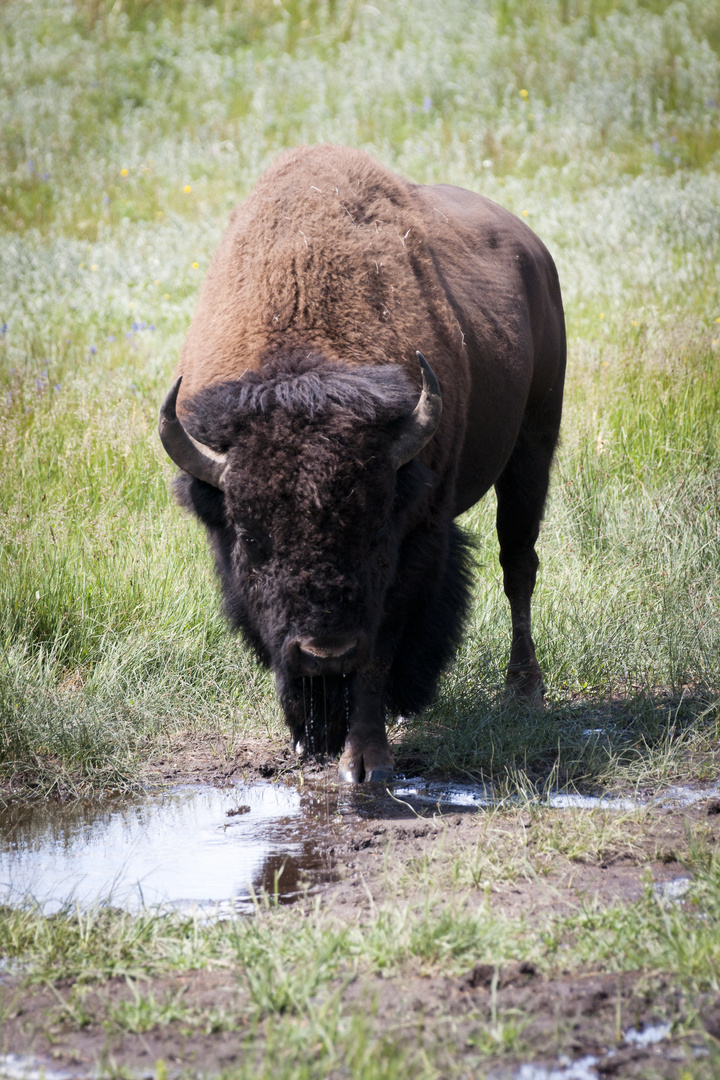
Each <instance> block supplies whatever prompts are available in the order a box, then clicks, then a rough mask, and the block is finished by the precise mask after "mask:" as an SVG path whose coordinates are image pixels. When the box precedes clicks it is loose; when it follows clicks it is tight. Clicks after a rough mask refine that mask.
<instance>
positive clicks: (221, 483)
mask: <svg viewBox="0 0 720 1080" xmlns="http://www.w3.org/2000/svg"><path fill="white" fill-rule="evenodd" d="M181 382H182V375H181V376H180V378H179V379H178V380H177V382H176V383H175V384H174V386H173V388H172V389H171V391H170V393H169V394H168V396H167V397H166V398H165V400H164V402H163V405H162V408H161V410H160V421H159V423H158V432H159V434H160V441H161V442H162V444H163V446H164V447H165V450H166V451H167V455H168V457H169V458H171V459H172V461H174V463H175V464H176V465H177V466H178V468H180V469H184V471H185V472H186V473H189V474H190V476H194V477H195V478H196V479H197V480H202V481H204V482H205V483H206V484H212V486H213V487H216V488H220V490H221V491H223V490H224V488H225V470H226V469H227V454H218V453H216V451H215V450H211V449H210V447H209V446H203V444H202V443H199V442H197V440H196V439H193V437H192V435H189V434H188V432H187V431H186V430H185V428H184V427H183V426H182V424H181V423H180V421H179V420H178V416H177V412H176V410H175V406H176V403H177V396H178V391H179V390H180V383H181Z"/></svg>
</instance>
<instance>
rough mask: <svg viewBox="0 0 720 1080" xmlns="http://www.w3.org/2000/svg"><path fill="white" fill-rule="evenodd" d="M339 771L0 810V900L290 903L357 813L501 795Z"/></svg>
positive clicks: (593, 800)
mask: <svg viewBox="0 0 720 1080" xmlns="http://www.w3.org/2000/svg"><path fill="white" fill-rule="evenodd" d="M331 775H332V773H331V771H328V773H326V774H325V777H324V778H321V779H319V780H318V779H315V780H313V782H312V783H302V782H300V783H298V782H296V783H281V782H275V783H272V782H270V781H265V782H259V783H258V782H253V783H252V784H250V783H241V784H235V785H231V786H228V787H222V788H218V787H212V786H209V785H203V786H200V785H195V786H182V787H177V788H174V789H171V790H166V791H163V792H156V793H150V794H145V795H142V796H135V797H131V798H115V799H112V798H106V799H103V800H95V801H75V802H72V803H67V804H58V803H42V804H18V805H15V806H10V807H8V808H6V809H5V810H3V811H1V812H0V903H4V904H11V905H15V906H16V905H21V904H24V903H27V902H36V903H38V904H40V905H41V906H42V908H43V910H44V911H45V912H46V913H48V914H50V913H52V912H54V911H58V910H61V909H62V908H63V907H64V906H66V905H67V904H72V903H78V904H80V905H82V906H88V905H91V904H95V903H108V904H112V905H114V906H117V907H122V908H125V909H128V910H131V911H137V910H139V909H141V908H143V907H155V906H158V905H161V906H165V907H171V908H175V909H180V910H197V909H199V910H200V911H201V912H205V913H207V914H208V915H209V916H213V917H217V916H218V915H222V914H223V913H228V914H229V913H230V912H232V911H235V912H239V913H250V912H252V911H253V910H254V906H255V904H256V903H257V902H258V899H259V898H260V897H261V896H262V895H264V894H267V895H270V896H274V897H276V898H277V900H278V901H279V902H280V903H291V902H292V901H294V900H296V899H297V898H298V896H300V895H302V894H303V893H305V892H307V891H313V890H316V889H317V888H319V887H320V886H321V885H322V884H324V883H327V882H331V881H333V880H335V879H336V878H337V877H338V875H339V873H340V871H341V868H340V867H338V866H337V864H336V858H335V849H336V846H340V847H342V845H338V841H339V840H340V839H341V838H342V836H343V835H344V836H345V838H347V835H348V832H349V831H350V832H351V831H352V825H353V821H354V820H355V821H357V820H359V819H368V818H371V819H378V820H381V819H389V818H401V817H416V816H418V815H427V814H428V813H431V814H432V813H434V812H435V813H444V812H445V813H453V814H458V813H473V812H475V813H476V812H478V811H481V810H482V809H483V808H486V807H489V806H491V805H497V803H498V800H497V798H496V797H494V796H493V792H492V790H491V789H490V788H489V787H487V786H483V785H470V784H456V783H439V782H432V781H425V780H423V779H422V778H410V779H399V780H397V781H396V782H395V783H394V784H393V785H390V786H389V787H387V788H385V787H383V786H381V785H370V786H368V787H363V786H360V787H358V788H353V787H349V786H347V785H338V784H337V783H335V782H334V780H333V779H332V778H331ZM715 792H716V789H715V788H713V790H712V791H709V790H705V791H703V792H699V791H691V790H690V789H680V788H676V789H672V790H671V792H669V793H667V792H666V794H665V796H664V798H662V799H660V798H658V799H651V800H646V801H643V800H641V799H626V798H623V799H612V798H606V797H602V798H597V797H592V796H581V795H567V794H562V793H556V794H550V795H545V796H544V797H539V798H538V802H539V803H540V804H541V805H545V806H548V807H552V808H555V809H557V810H558V811H562V810H566V809H582V808H587V809H593V808H597V807H601V808H606V809H610V810H618V811H622V810H629V809H632V808H638V807H640V806H643V805H648V802H654V803H656V804H660V805H667V803H668V802H669V801H671V802H675V803H676V804H680V805H687V804H688V803H691V802H693V801H695V800H696V799H697V798H703V797H704V798H707V797H708V795H711V794H714V793H715Z"/></svg>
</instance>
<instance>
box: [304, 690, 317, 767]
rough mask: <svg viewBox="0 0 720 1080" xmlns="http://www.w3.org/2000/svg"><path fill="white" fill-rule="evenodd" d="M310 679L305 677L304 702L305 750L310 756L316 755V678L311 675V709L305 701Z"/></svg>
mask: <svg viewBox="0 0 720 1080" xmlns="http://www.w3.org/2000/svg"><path fill="white" fill-rule="evenodd" d="M307 681H308V680H307V679H303V704H304V705H305V710H304V711H305V752H306V753H307V754H309V755H310V757H314V756H315V680H314V678H313V676H312V675H311V676H310V679H309V681H310V692H309V697H310V709H309V711H308V708H307V704H306V703H305V684H306V682H307Z"/></svg>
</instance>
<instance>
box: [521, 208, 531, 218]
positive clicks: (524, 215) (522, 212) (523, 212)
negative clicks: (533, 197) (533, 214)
mask: <svg viewBox="0 0 720 1080" xmlns="http://www.w3.org/2000/svg"><path fill="white" fill-rule="evenodd" d="M529 213H530V211H529V210H522V211H521V214H522V216H523V217H527V216H528V214H529Z"/></svg>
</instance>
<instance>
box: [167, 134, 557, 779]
mask: <svg viewBox="0 0 720 1080" xmlns="http://www.w3.org/2000/svg"><path fill="white" fill-rule="evenodd" d="M426 357H427V359H426ZM564 371H565V329H564V320H563V312H562V301H561V298H560V289H559V285H558V280H557V274H556V271H555V267H554V265H553V262H552V259H551V258H550V255H549V254H548V252H547V250H546V249H545V247H544V246H543V244H542V243H541V242H540V240H539V239H538V238H537V237H536V236H535V235H534V233H532V232H531V230H530V229H529V228H528V227H527V226H526V225H525V224H524V223H523V222H521V221H520V220H518V219H517V218H516V217H514V216H513V215H512V214H511V213H509V211H507V210H504V209H503V208H501V207H500V206H497V205H496V204H495V203H493V202H491V201H490V200H489V199H486V198H484V197H482V196H480V195H476V194H473V193H472V192H469V191H465V190H463V189H461V188H455V187H450V186H447V185H443V184H440V185H431V186H421V185H416V184H412V183H410V182H408V181H406V180H404V179H402V178H401V177H398V176H396V175H394V174H393V173H391V172H389V171H388V170H386V169H385V168H383V167H382V166H381V165H379V164H377V163H376V162H374V161H373V160H372V159H371V158H369V157H368V156H367V155H366V154H364V153H362V152H360V151H356V150H350V149H347V148H344V147H334V146H326V145H323V146H315V147H302V148H299V149H296V150H291V151H286V152H285V153H283V154H281V155H280V157H279V158H278V159H277V160H276V162H275V163H274V165H273V166H272V167H271V168H270V169H269V170H268V171H267V172H266V173H265V174H264V175H263V176H262V177H261V179H260V180H259V182H258V184H257V186H256V187H255V189H254V190H253V191H252V192H251V194H250V196H249V197H248V198H247V200H246V201H245V202H244V203H243V204H242V205H241V206H240V207H239V208H238V209H237V210H236V211H235V212H234V214H233V216H232V217H231V220H230V225H229V227H228V229H227V231H226V233H225V235H224V237H223V239H222V241H221V243H220V246H219V248H218V250H217V252H216V254H215V256H214V258H213V261H212V264H211V266H210V269H209V271H208V274H207V277H206V279H205V282H204V284H203V287H202V291H201V294H200V299H199V302H198V306H197V309H196V312H195V315H194V318H193V320H192V323H191V325H190V328H189V330H188V334H187V337H186V340H185V343H184V346H183V350H182V353H181V357H180V362H179V365H178V370H177V373H176V381H175V384H174V386H173V387H172V389H171V391H170V393H169V394H168V396H167V398H166V400H165V403H164V405H163V407H162V410H161V414H160V437H161V439H162V441H163V445H164V446H165V449H166V450H167V452H168V454H169V455H170V457H171V458H172V460H173V461H174V462H175V464H176V465H178V466H179V468H180V469H181V470H182V472H181V474H180V477H179V479H178V481H177V484H176V487H177V492H178V496H179V499H180V501H181V502H182V503H183V504H184V505H185V506H186V507H188V508H190V509H191V510H193V511H194V512H195V513H196V514H197V516H198V517H199V518H200V519H201V521H202V522H203V523H204V525H205V527H206V529H207V532H208V535H209V538H210V543H211V546H212V548H213V551H214V555H215V560H216V564H217V569H218V573H219V575H220V579H221V582H222V588H223V594H224V599H225V609H226V612H227V614H228V617H229V619H230V622H231V624H232V625H233V626H234V627H236V628H238V629H240V630H241V631H242V632H243V633H244V636H245V638H246V639H247V641H248V642H249V643H250V645H251V646H252V647H253V648H254V650H255V652H256V653H257V655H258V657H259V659H260V660H261V661H262V662H263V663H264V664H266V665H269V666H270V667H271V668H272V670H273V672H274V674H275V679H276V685H277V690H278V694H279V697H280V701H281V703H282V706H283V709H284V712H285V716H286V719H287V722H288V724H289V726H290V728H291V731H292V735H293V741H294V744H295V746H296V748H297V750H298V752H299V753H305V754H314V755H318V754H321V755H325V754H331V755H332V754H337V753H339V752H340V751H342V755H341V757H340V764H339V773H340V778H341V779H343V780H347V781H352V782H360V781H362V780H363V779H365V780H383V779H387V778H389V777H390V776H392V771H393V759H392V755H391V752H390V748H389V745H388V740H387V735H386V730H385V722H386V718H387V717H388V716H392V715H398V714H411V713H416V712H418V711H420V710H421V709H422V708H424V707H425V706H426V705H427V704H428V703H429V702H430V700H431V699H432V697H433V695H434V693H435V691H436V687H437V681H438V678H439V676H440V674H441V673H442V671H443V669H444V668H445V667H446V666H447V664H448V663H449V661H450V660H451V658H452V656H453V654H454V651H455V649H456V648H457V646H458V643H459V641H460V637H461V633H462V628H463V624H464V620H465V617H466V615H467V612H468V608H469V603H470V590H471V584H472V573H471V570H472V559H471V548H470V544H469V541H468V539H467V538H466V537H465V536H464V535H463V533H462V532H461V530H460V529H459V528H458V526H457V525H456V524H455V521H454V519H455V517H456V516H457V515H458V514H460V513H462V512H463V511H464V510H466V509H468V508H469V507H470V506H472V505H473V503H475V502H476V501H477V500H478V499H480V498H481V497H482V495H483V494H485V492H486V491H487V490H488V489H489V488H490V487H491V486H492V485H494V486H495V491H496V494H497V532H498V538H499V541H500V562H501V565H502V568H503V573H504V585H505V592H506V595H507V597H508V600H509V602H510V611H511V616H512V643H511V650H510V662H509V665H508V672H507V684H508V688H509V690H510V691H511V692H513V693H517V694H519V695H522V696H523V697H525V698H528V699H530V700H535V699H538V698H539V697H540V696H541V695H542V692H543V683H542V675H541V672H540V669H539V666H538V663H537V660H536V657H535V648H534V644H533V640H532V636H531V630H530V600H531V596H532V592H533V589H534V585H535V575H536V571H537V565H538V559H537V555H536V553H535V542H536V540H537V536H538V531H539V524H540V519H541V516H542V512H543V506H544V503H545V497H546V494H547V487H548V478H549V472H550V465H551V461H552V456H553V452H554V449H555V445H556V442H557V437H558V430H559V425H560V415H561V409H562V393H563V379H564Z"/></svg>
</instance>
